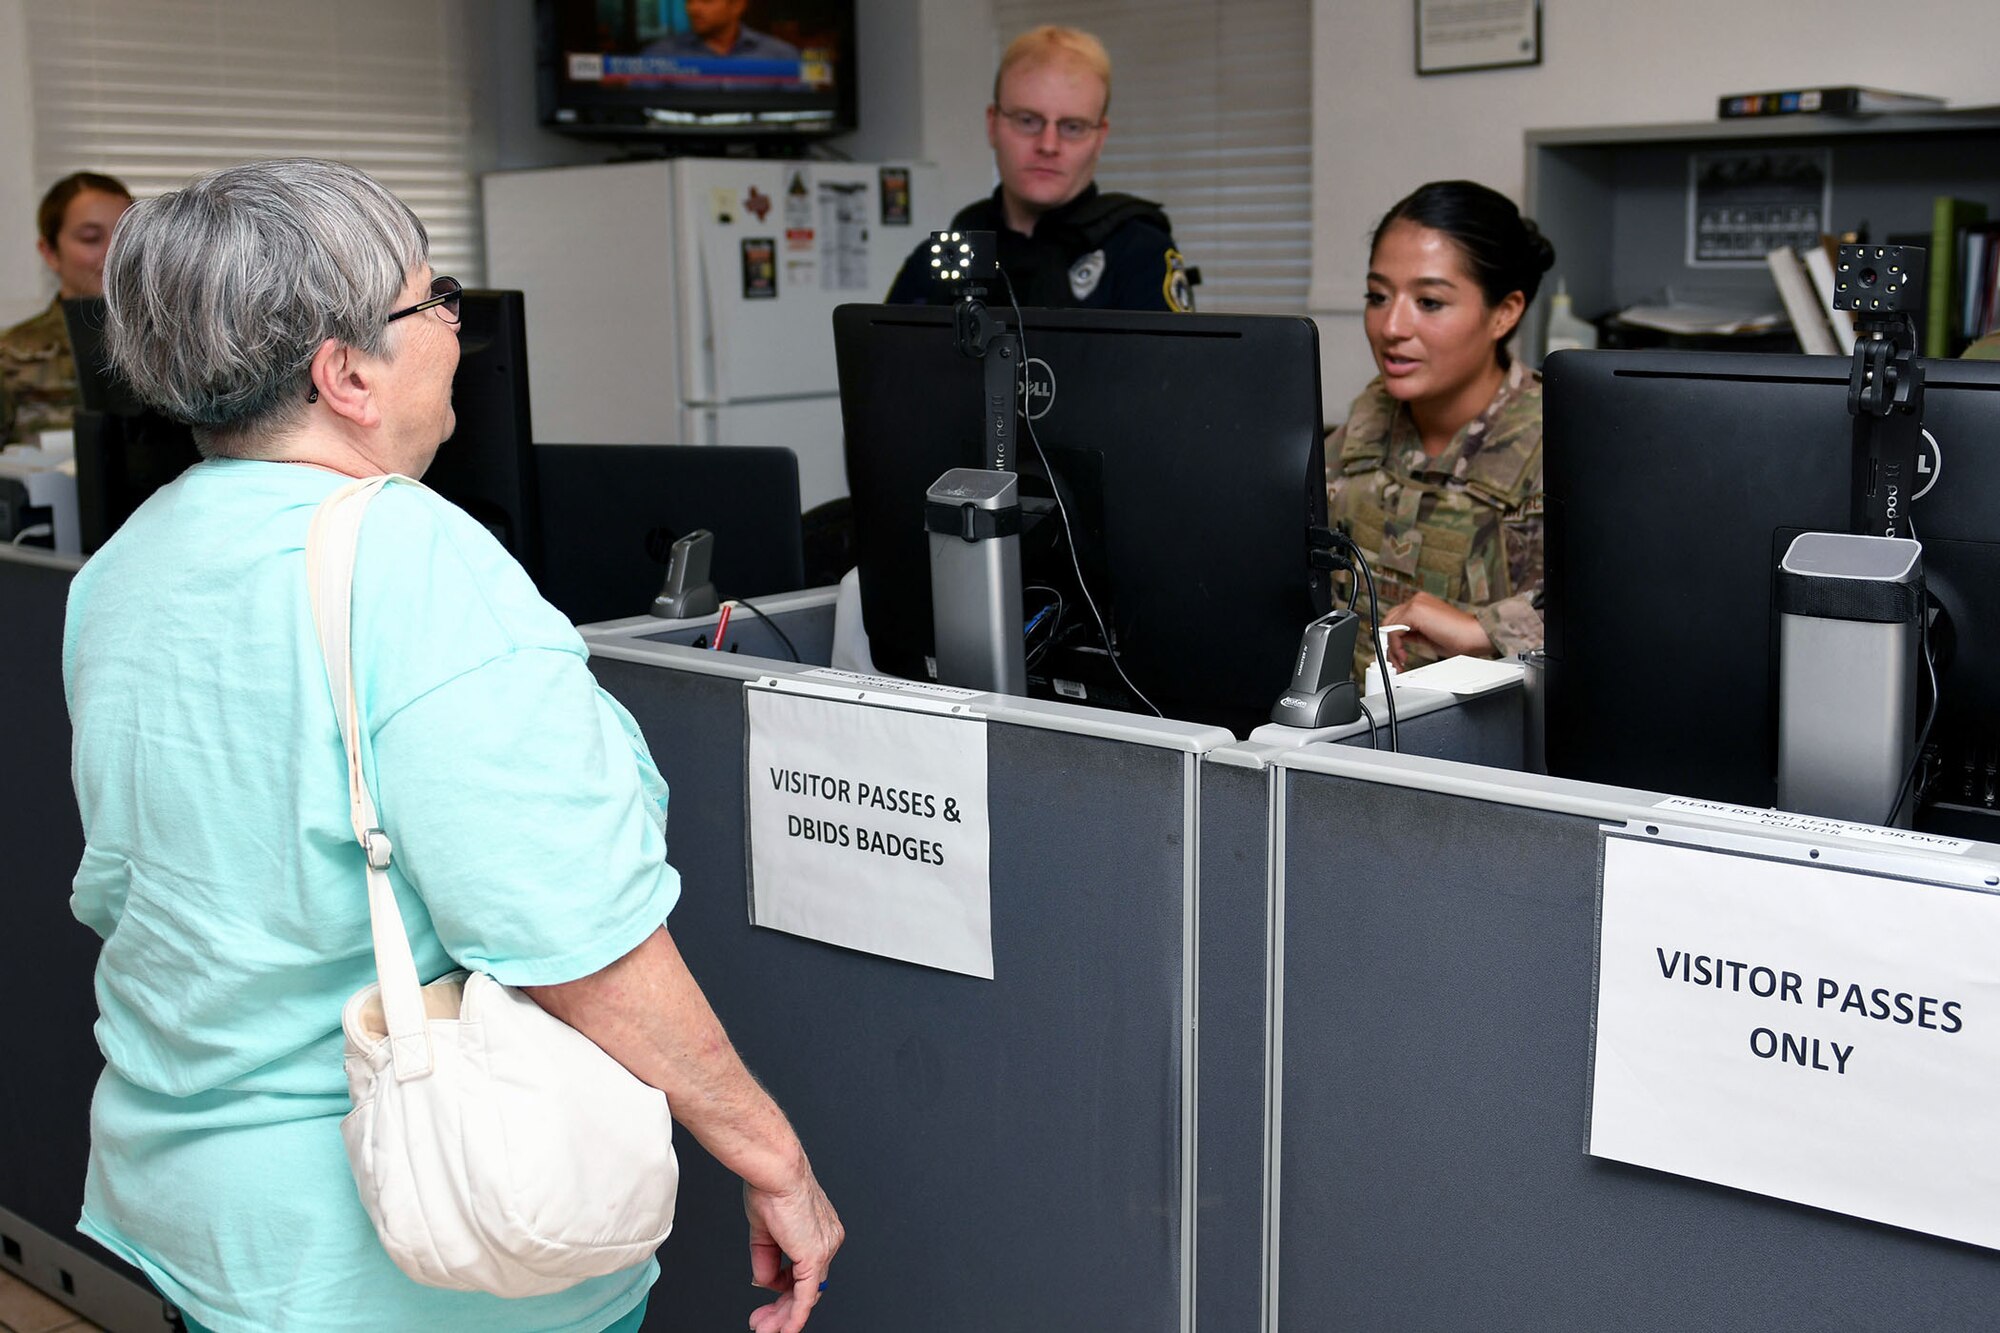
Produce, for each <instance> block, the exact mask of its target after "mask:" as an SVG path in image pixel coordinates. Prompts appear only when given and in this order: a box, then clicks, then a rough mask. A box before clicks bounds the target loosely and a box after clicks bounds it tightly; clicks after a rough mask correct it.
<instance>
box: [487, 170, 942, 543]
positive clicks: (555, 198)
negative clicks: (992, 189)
mask: <svg viewBox="0 0 2000 1333" xmlns="http://www.w3.org/2000/svg"><path fill="white" fill-rule="evenodd" d="M937 179H938V173H937V171H936V169H935V168H932V167H923V166H915V165H902V164H895V163H890V164H878V163H860V162H787V161H764V160H738V159H733V158H731V159H712V158H681V159H673V160H662V161H649V162H623V163H615V164H612V165H607V166H583V167H554V168H548V169H542V170H531V171H506V172H495V173H493V174H491V175H488V176H487V177H486V178H485V181H484V186H485V222H486V273H487V283H488V285H490V286H493V287H501V288H518V289H519V290H521V291H522V292H524V293H525V294H526V311H527V328H528V378H529V392H530V394H531V396H532V400H533V410H534V432H535V440H536V442H537V443H540V444H714V445H771V444H781V445H787V446H789V447H791V448H792V449H793V450H795V451H796V452H797V454H798V458H799V495H800V503H801V504H802V506H803V507H805V508H808V509H810V508H812V507H813V506H814V505H817V504H820V503H823V502H824V501H827V500H831V499H834V498H835V497H837V496H842V495H845V494H847V469H846V463H845V460H844V458H843V456H842V448H841V428H840V394H839V385H838V382H837V380H836V377H835V373H834V356H833V317H832V315H833V308H834V307H835V306H837V305H842V304H846V303H848V302H853V301H880V300H881V299H882V297H883V296H884V295H885V294H886V293H887V292H888V290H889V284H890V283H891V282H892V281H894V279H895V276H896V270H897V268H898V266H900V265H901V263H902V261H903V259H904V257H905V256H906V255H907V254H908V253H909V252H910V250H911V249H912V248H913V247H914V246H915V245H916V244H917V242H918V241H919V240H920V239H922V237H923V236H924V235H925V234H926V233H927V232H929V231H931V230H933V229H935V228H938V227H942V226H943V225H945V223H946V222H948V221H949V220H950V218H951V215H952V213H953V212H955V211H956V210H957V207H958V205H959V204H962V203H963V202H964V201H963V200H957V201H952V200H945V199H940V198H938V197H936V196H937Z"/></svg>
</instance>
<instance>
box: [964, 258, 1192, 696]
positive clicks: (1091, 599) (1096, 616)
mask: <svg viewBox="0 0 2000 1333" xmlns="http://www.w3.org/2000/svg"><path fill="white" fill-rule="evenodd" d="M1000 280H1001V281H1002V282H1004V283H1006V284H1007V304H1008V305H1011V306H1012V307H1014V336H1015V337H1016V338H1018V339H1019V340H1020V343H1021V372H1022V374H1024V375H1025V374H1026V373H1027V367H1028V330H1027V322H1026V321H1025V320H1024V319H1022V317H1021V303H1020V302H1019V301H1018V300H1016V299H1015V298H1014V280H1013V279H1012V278H1010V277H1008V276H1007V270H1006V269H1004V268H1003V269H1001V270H1000ZM1021 420H1022V422H1023V423H1025V424H1026V425H1027V427H1028V440H1029V442H1030V443H1032V444H1033V445H1034V446H1035V457H1037V458H1039V459H1041V460H1042V470H1043V471H1045V472H1047V473H1048V474H1049V489H1050V490H1052V491H1054V492H1055V493H1056V516H1057V517H1059V518H1061V519H1062V525H1063V545H1065V546H1067V547H1068V548H1069V564H1070V568H1071V569H1073V570H1074V571H1076V586H1077V588H1078V589H1079V590H1080V591H1081V592H1082V593H1083V604H1084V605H1085V606H1087V607H1089V608H1090V617H1091V619H1092V620H1095V621H1096V622H1097V636H1098V638H1099V639H1100V640H1102V642H1103V644H1104V655H1105V656H1106V657H1107V658H1109V659H1111V669H1112V670H1113V671H1116V672H1117V673H1118V679H1120V680H1122V681H1124V682H1125V688H1126V689H1128V690H1130V691H1132V695H1133V697H1134V698H1136V699H1137V700H1138V701H1139V702H1140V703H1142V704H1144V705H1146V708H1147V709H1148V710H1149V711H1150V712H1151V713H1152V714H1153V716H1154V717H1165V716H1166V714H1165V713H1163V712H1161V711H1160V708H1159V705H1157V704H1155V703H1154V702H1153V701H1152V700H1151V699H1148V698H1147V697H1146V694H1145V691H1143V690H1141V689H1140V688H1139V687H1138V686H1137V685H1134V684H1133V683H1132V678H1131V677H1130V676H1128V675H1126V674H1125V664H1124V663H1122V662H1120V661H1119V660H1118V650H1117V649H1116V648H1114V647H1112V646H1111V631H1110V629H1109V628H1107V627H1106V625H1105V623H1104V613H1103V612H1102V611H1100V610H1098V609H1097V598H1096V597H1095V596H1094V595H1093V594H1092V593H1091V591H1090V584H1089V583H1087V582H1086V581H1085V580H1084V577H1083V561H1082V559H1081V558H1080V557H1079V556H1078V555H1077V553H1076V530H1075V529H1074V528H1072V527H1071V526H1070V521H1069V506H1068V505H1067V504H1065V503H1064V502H1063V495H1062V491H1063V488H1062V487H1061V486H1060V485H1057V484H1056V470H1055V468H1054V467H1052V466H1050V464H1049V456H1048V453H1047V451H1045V450H1044V449H1043V448H1042V440H1041V437H1040V436H1039V435H1037V434H1035V422H1034V419H1033V418H1032V417H1030V416H1029V415H1028V414H1027V413H1025V412H1023V413H1021Z"/></svg>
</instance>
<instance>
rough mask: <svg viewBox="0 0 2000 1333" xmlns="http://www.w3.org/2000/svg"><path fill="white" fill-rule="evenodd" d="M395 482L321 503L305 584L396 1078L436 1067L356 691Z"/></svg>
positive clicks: (347, 489) (382, 481)
mask: <svg viewBox="0 0 2000 1333" xmlns="http://www.w3.org/2000/svg"><path fill="white" fill-rule="evenodd" d="M392 481H401V482H407V483H409V484H411V485H416V484H417V483H415V482H411V481H410V479H409V478H408V477H400V476H394V475H390V476H383V477H369V478H367V479H366V480H363V481H357V482H352V483H350V484H348V485H346V486H342V487H341V488H340V489H338V490H336V491H335V492H333V494H331V495H329V496H327V497H326V499H325V500H323V501H321V502H320V506H319V509H318V510H317V511H316V512H315V513H314V514H313V519H312V526H311V527H310V528H309V529H308V530H307V532H306V589H307V595H308V598H309V599H310V601H311V603H312V613H313V624H314V625H315V626H316V627H317V628H318V630H319V644H320V651H321V653H322V654H323V655H324V656H325V658H326V678H327V684H328V687H329V688H330V689H331V690H332V691H333V711H334V716H335V717H336V718H338V719H339V722H340V739H341V744H342V745H343V746H344V747H345V749H346V751H347V798H348V816H349V819H350V822H351V823H352V824H353V826H354V840H355V841H356V842H358V843H360V844H361V850H362V851H363V852H364V853H366V856H367V865H368V926H369V931H370V933H371V934H372V936H373V937H374V944H375V979H376V982H377V983H378V988H379V993H380V995H381V997H382V1017H383V1020H384V1022H385V1023H386V1025H387V1026H388V1029H389V1053H390V1057H391V1059H392V1061H393V1062H394V1065H395V1070H396V1078H397V1080H398V1081H399V1082H400V1081H405V1080H408V1079H412V1078H422V1077H423V1076H425V1075H427V1074H429V1073H430V1072H431V1069H432V1067H433V1063H434V1058H435V1057H434V1056H433V1054H432V1051H431V1037H430V1028H429V1027H428V1026H427V1024H426V1023H425V1021H424V997H423V986H422V983H421V982H419V981H418V979H417V962H416V958H415V956H414V955H412V954H411V952H410V936H409V932H408V931H407V930H406V929H405V928H404V926H403V914H402V913H401V912H400V911H398V910H397V908H396V893H395V890H394V889H393V888H392V887H391V886H390V883H389V863H390V858H391V855H392V853H393V850H394V849H393V848H392V847H391V846H390V844H389V837H388V835H387V834H385V833H384V832H383V831H382V826H381V821H380V819H379V818H378V817H377V815H376V811H375V799H374V797H373V796H372V795H371V794H370V792H369V790H368V779H367V777H366V775H365V774H364V773H363V772H362V769H361V738H360V735H359V731H358V728H359V726H360V717H361V710H360V709H359V707H357V705H356V702H355V695H354V654H353V644H352V641H351V638H350V635H351V631H352V629H353V625H354V553H355V549H356V547H357V546H358V545H359V543H360V540H361V521H362V519H364V518H365V517H367V514H368V504H369V502H370V501H372V500H373V499H374V498H375V497H376V496H377V495H379V494H381V492H382V488H383V487H384V486H386V485H388V484H389V483H390V482H392Z"/></svg>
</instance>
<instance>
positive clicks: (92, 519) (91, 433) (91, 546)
mask: <svg viewBox="0 0 2000 1333" xmlns="http://www.w3.org/2000/svg"><path fill="white" fill-rule="evenodd" d="M63 324H64V327H65V328H66V330H67V332H68V334H69V342H70V352H71V355H72V356H73V357H74V359H75V363H76V382H77V412H76V419H75V422H74V434H75V451H76V522H77V537H78V541H79V543H80V545H81V547H82V549H83V552H84V554H86V555H88V554H89V553H91V552H92V551H95V550H96V549H97V548H98V547H100V546H102V545H104V543H105V542H107V541H109V540H110V538H111V534H112V533H114V532H116V531H117V530H118V527H119V525H120V524H122V523H123V522H124V521H125V519H126V518H127V517H128V516H129V515H130V514H131V512H132V511H133V510H135V509H137V508H138V507H139V506H140V505H142V504H144V503H145V502H146V497H147V496H149V495H151V494H152V493H153V492H154V491H157V490H158V489H160V487H162V486H164V485H166V484H167V483H168V482H170V481H172V480H173V479H174V478H175V477H178V476H180V474H181V473H183V472H185V471H186V470H187V469H188V468H189V467H191V466H193V465H194V464H195V463H196V462H198V461H200V458H201V455H200V454H199V453H198V452H197V451H196V450H195V447H194V436H193V434H192V433H190V432H189V430H188V428H187V427H186V426H184V425H182V424H181V423H180V422H178V421H172V420H169V419H168V418H167V417H164V416H162V415H161V414H160V413H158V412H155V411H153V410H152V409H151V408H149V407H147V406H146V405H145V404H144V403H142V402H140V401H139V399H138V397H137V396H136V395H134V394H133V392H132V386H131V385H130V384H129V383H127V382H126V380H125V377H124V376H123V375H120V374H119V373H118V372H117V371H116V370H114V369H112V367H111V364H110V361H109V360H108V359H107V358H106V356H105V352H104V298H103V297H101V296H77V297H69V298H67V299H65V300H64V301H63Z"/></svg>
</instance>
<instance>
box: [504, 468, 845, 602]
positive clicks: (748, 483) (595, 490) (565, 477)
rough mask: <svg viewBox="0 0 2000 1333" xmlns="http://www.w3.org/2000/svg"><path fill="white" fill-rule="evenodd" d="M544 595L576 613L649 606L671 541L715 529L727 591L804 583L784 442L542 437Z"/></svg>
mask: <svg viewBox="0 0 2000 1333" xmlns="http://www.w3.org/2000/svg"><path fill="white" fill-rule="evenodd" d="M535 471H536V475H537V479H538V484H539V489H540V492H541V529H542V534H543V545H542V549H543V561H542V577H541V579H540V580H539V582H540V584H541V590H542V596H544V597H546V598H548V599H549V601H550V602H552V603H553V604H554V605H555V606H556V608H557V609H559V610H560V611H561V612H562V613H563V614H564V615H566V616H568V617H569V618H570V619H571V620H573V621H575V622H576V623H577V624H579V625H582V624H589V623H591V622H593V621H599V620H615V619H617V618H619V617H621V616H636V615H643V614H645V612H646V610H647V608H648V607H650V606H651V605H652V603H653V598H654V597H656V596H658V595H659V592H660V585H661V583H662V582H663V580H664V579H665V576H666V571H667V558H668V553H669V552H670V551H671V550H672V548H673V544H674V543H675V542H676V541H678V540H680V539H681V538H682V537H684V536H686V535H687V534H688V533H690V532H693V531H695V530H696V529H698V528H706V529H708V530H709V531H710V532H712V533H714V534H715V559H714V563H713V565H711V567H710V577H711V578H712V580H713V582H714V583H715V589H716V592H717V593H718V594H719V595H720V596H722V597H725V598H730V597H738V598H742V597H762V596H767V595H769V594H772V593H780V592H791V591H793V590H794V589H797V588H801V587H804V586H805V564H804V554H803V551H802V547H801V529H800V524H799V460H798V455H796V454H794V453H793V452H792V451H791V450H790V449H786V448H782V447H747V446H737V445H664V444H658V445H656V444H544V445H538V446H537V447H536V449H535Z"/></svg>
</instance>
